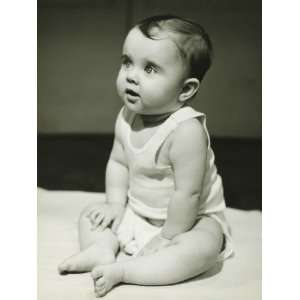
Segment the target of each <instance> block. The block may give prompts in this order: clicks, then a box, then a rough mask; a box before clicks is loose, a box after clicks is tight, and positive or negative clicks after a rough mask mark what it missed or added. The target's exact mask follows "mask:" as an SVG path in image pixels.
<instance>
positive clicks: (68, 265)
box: [58, 204, 119, 274]
mask: <svg viewBox="0 0 300 300" xmlns="http://www.w3.org/2000/svg"><path fill="white" fill-rule="evenodd" d="M94 207H95V204H93V205H90V206H88V207H87V208H86V209H85V210H83V212H82V213H81V215H80V219H79V244H80V252H79V253H77V254H74V255H73V256H71V257H69V258H67V259H66V260H65V261H63V262H62V263H61V264H60V265H59V267H58V271H59V273H60V274H67V273H81V272H90V271H91V270H92V269H93V268H94V267H95V266H97V265H99V264H110V263H113V262H114V261H115V255H116V253H117V251H118V248H119V243H118V241H117V238H116V236H115V235H114V234H113V233H112V231H111V230H110V229H109V228H107V229H105V230H104V231H101V230H100V229H96V230H91V223H90V220H89V219H88V218H87V215H88V214H89V212H90V211H91V210H92V209H93V208H94Z"/></svg>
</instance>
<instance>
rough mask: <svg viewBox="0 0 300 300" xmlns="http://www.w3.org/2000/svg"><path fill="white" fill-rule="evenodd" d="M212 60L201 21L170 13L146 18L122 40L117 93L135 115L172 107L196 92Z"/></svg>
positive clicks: (172, 108)
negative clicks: (197, 22) (193, 20)
mask: <svg viewBox="0 0 300 300" xmlns="http://www.w3.org/2000/svg"><path fill="white" fill-rule="evenodd" d="M211 60H212V47H211V42H210V40H209V38H208V35H207V34H206V33H205V31H204V30H203V28H202V27H201V26H200V25H198V24H195V23H193V22H191V21H188V20H185V19H182V18H179V17H175V16H170V15H164V16H155V17H151V18H147V19H145V20H143V21H141V22H139V23H138V24H137V25H136V26H134V27H133V28H132V29H131V30H130V31H129V33H128V35H127V37H126V39H125V42H124V46H123V53H122V64H121V68H120V71H119V75H118V78H117V89H118V93H119V95H120V97H121V98H122V99H123V101H124V103H125V105H126V106H127V107H128V108H129V109H130V110H132V111H135V112H136V113H140V114H160V113H167V112H173V111H176V110H177V109H179V108H180V107H182V106H183V105H184V104H185V103H187V101H189V100H190V99H192V98H193V97H194V95H195V94H196V93H197V91H198V89H199V85H200V82H201V81H202V79H203V77H204V75H205V73H206V72H207V70H208V69H209V67H210V65H211Z"/></svg>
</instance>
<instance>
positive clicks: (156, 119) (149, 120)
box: [140, 111, 174, 127]
mask: <svg viewBox="0 0 300 300" xmlns="http://www.w3.org/2000/svg"><path fill="white" fill-rule="evenodd" d="M173 113H174V111H172V112H167V113H164V114H159V115H140V118H141V120H142V121H143V124H144V126H145V127H152V126H156V125H159V124H161V123H163V122H164V121H165V120H167V119H168V118H169V117H170V115H171V114H173Z"/></svg>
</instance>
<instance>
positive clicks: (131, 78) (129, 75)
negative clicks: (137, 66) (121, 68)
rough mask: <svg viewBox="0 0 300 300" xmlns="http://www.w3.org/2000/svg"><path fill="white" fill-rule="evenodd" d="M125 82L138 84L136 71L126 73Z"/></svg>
mask: <svg viewBox="0 0 300 300" xmlns="http://www.w3.org/2000/svg"><path fill="white" fill-rule="evenodd" d="M126 80H127V82H129V83H133V84H138V77H137V74H136V71H134V70H130V71H128V72H127V76H126Z"/></svg>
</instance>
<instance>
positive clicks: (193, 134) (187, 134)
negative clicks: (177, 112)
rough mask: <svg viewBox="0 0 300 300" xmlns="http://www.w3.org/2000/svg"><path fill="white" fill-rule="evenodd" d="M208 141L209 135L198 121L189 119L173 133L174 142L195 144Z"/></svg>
mask: <svg viewBox="0 0 300 300" xmlns="http://www.w3.org/2000/svg"><path fill="white" fill-rule="evenodd" d="M206 140H207V134H206V131H205V128H204V126H203V125H202V123H201V122H200V121H199V120H198V119H196V118H192V119H188V120H186V121H184V122H181V123H180V124H179V125H178V126H177V128H176V130H174V133H173V141H177V142H180V143H182V142H188V143H190V144H194V143H197V142H204V141H206Z"/></svg>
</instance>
